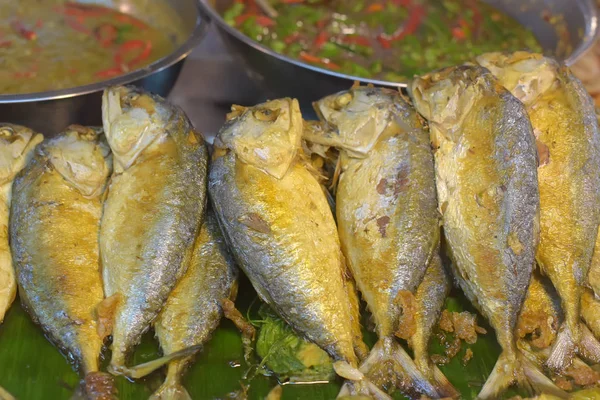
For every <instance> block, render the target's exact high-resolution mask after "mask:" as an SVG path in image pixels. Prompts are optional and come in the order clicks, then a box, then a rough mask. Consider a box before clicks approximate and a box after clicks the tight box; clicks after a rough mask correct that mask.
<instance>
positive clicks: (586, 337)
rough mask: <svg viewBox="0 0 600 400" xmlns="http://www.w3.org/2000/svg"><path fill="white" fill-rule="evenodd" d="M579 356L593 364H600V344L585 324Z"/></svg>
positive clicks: (582, 329)
mask: <svg viewBox="0 0 600 400" xmlns="http://www.w3.org/2000/svg"><path fill="white" fill-rule="evenodd" d="M578 354H579V355H580V356H581V357H582V358H583V359H585V360H586V361H588V362H590V363H591V364H598V363H600V342H599V341H598V339H597V338H596V337H595V336H594V334H593V333H592V332H591V331H590V330H589V328H588V327H587V326H585V324H583V323H582V324H581V339H580V341H579V351H578Z"/></svg>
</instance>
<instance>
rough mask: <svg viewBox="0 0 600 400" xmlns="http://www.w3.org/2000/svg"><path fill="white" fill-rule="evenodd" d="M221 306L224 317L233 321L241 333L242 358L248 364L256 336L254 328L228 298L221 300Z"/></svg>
mask: <svg viewBox="0 0 600 400" xmlns="http://www.w3.org/2000/svg"><path fill="white" fill-rule="evenodd" d="M221 308H222V309H223V314H224V316H225V318H227V319H228V320H230V321H231V322H233V323H234V324H235V326H236V328H238V329H239V330H240V332H241V333H242V344H243V345H244V359H245V360H246V362H248V363H249V364H252V362H251V356H252V351H253V350H252V342H254V338H255V337H256V329H254V326H253V325H252V324H251V323H249V322H248V321H246V318H244V316H243V315H242V313H241V312H240V311H239V310H238V309H237V308H236V307H235V303H234V302H233V301H231V300H229V299H223V300H221Z"/></svg>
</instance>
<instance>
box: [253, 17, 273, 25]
mask: <svg viewBox="0 0 600 400" xmlns="http://www.w3.org/2000/svg"><path fill="white" fill-rule="evenodd" d="M256 23H257V24H259V25H260V26H273V25H275V21H273V20H272V19H271V18H269V17H266V16H264V15H257V16H256Z"/></svg>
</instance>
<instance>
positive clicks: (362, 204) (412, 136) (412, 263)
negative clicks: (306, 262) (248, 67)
mask: <svg viewBox="0 0 600 400" xmlns="http://www.w3.org/2000/svg"><path fill="white" fill-rule="evenodd" d="M369 105H370V106H369ZM314 107H315V110H316V111H317V114H318V115H319V116H320V118H321V119H322V120H323V121H324V122H325V123H326V126H327V127H328V128H329V131H330V132H332V133H330V134H327V130H326V129H323V130H321V131H317V130H314V131H313V134H312V135H307V136H309V137H310V138H311V140H313V141H315V142H317V143H319V144H322V145H331V146H337V147H338V148H339V149H340V150H341V152H342V153H341V171H342V172H341V174H340V177H339V183H338V187H337V193H336V216H337V222H338V232H339V236H340V241H341V244H342V250H343V253H344V255H345V257H346V260H347V262H348V266H349V268H350V270H351V271H352V275H353V276H354V278H355V280H356V283H357V285H358V288H359V291H360V292H361V293H362V296H363V298H364V299H365V301H366V302H367V305H368V307H369V311H370V312H371V314H372V315H373V319H374V322H375V325H376V329H377V334H378V336H379V338H380V339H381V340H385V339H386V338H393V337H394V334H395V332H396V331H397V330H398V329H399V328H400V329H404V330H405V331H406V330H409V329H410V328H408V327H406V326H402V325H411V327H412V330H413V332H406V334H405V337H404V338H405V339H406V338H408V337H410V336H412V335H413V334H414V326H415V324H414V320H415V315H414V313H411V312H410V311H409V308H410V305H409V304H406V303H407V302H408V303H411V304H412V303H414V295H415V294H416V291H417V287H418V286H419V284H420V283H421V281H422V280H423V276H424V275H425V271H426V270H427V268H428V266H429V264H430V262H431V260H432V259H433V257H434V252H435V251H436V249H437V247H438V245H439V240H440V224H439V222H440V221H439V213H438V211H437V196H436V188H435V172H434V165H433V155H432V153H431V147H430V144H429V133H428V132H427V131H426V130H425V129H424V128H423V126H422V124H421V122H420V120H419V117H418V115H417V113H416V111H415V110H414V109H413V108H412V107H411V106H410V105H409V104H408V103H406V102H405V101H404V100H403V99H402V98H401V96H400V93H399V92H397V91H392V90H388V89H380V88H372V87H354V88H352V89H350V90H349V91H344V92H340V93H337V94H334V95H331V96H328V97H325V98H324V99H321V100H319V101H318V102H316V103H315V104H314ZM381 110H384V111H385V113H383V111H381ZM382 113H383V114H382ZM373 116H375V117H373ZM377 118H379V119H377ZM380 119H383V122H384V123H382V122H381V121H380ZM350 121H351V123H350ZM371 121H374V122H371ZM369 129H370V130H369ZM357 130H360V136H361V137H362V139H363V140H364V142H371V141H372V140H371V138H370V137H369V133H370V134H371V136H373V137H375V138H376V139H379V140H377V141H375V142H374V143H373V144H371V145H370V146H369V149H368V150H367V151H366V152H364V153H363V152H361V151H360V150H361V146H360V145H357V146H356V147H352V145H351V143H352V142H353V141H352V137H354V136H357V134H356V131H357ZM305 132H306V130H305ZM317 133H323V135H322V136H320V137H319V136H317ZM442 301H443V299H442ZM397 350H398V351H402V350H401V348H400V347H398V348H397ZM375 353H378V356H384V357H387V358H392V357H393V355H391V354H381V353H380V352H378V351H376V352H375ZM370 362H372V363H373V364H379V363H381V362H383V360H379V361H377V360H370ZM411 364H412V365H405V366H402V367H403V368H404V369H405V370H407V371H410V370H414V369H416V368H415V367H416V366H415V365H414V364H413V363H411ZM412 378H413V379H414V380H415V382H414V386H415V389H418V390H420V391H423V392H424V393H425V394H427V395H429V396H434V397H435V396H436V395H437V393H436V391H435V390H434V389H433V387H432V386H431V384H430V383H428V382H427V380H426V379H424V377H422V376H413V377H412Z"/></svg>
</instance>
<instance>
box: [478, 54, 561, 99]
mask: <svg viewBox="0 0 600 400" xmlns="http://www.w3.org/2000/svg"><path fill="white" fill-rule="evenodd" d="M476 60H477V62H478V63H479V64H480V65H481V66H483V67H485V68H487V69H488V70H490V71H491V73H492V74H493V75H494V76H495V77H497V78H498V80H500V81H501V83H502V85H503V86H504V87H506V89H508V90H509V91H510V92H511V93H513V95H515V97H517V98H518V99H519V100H521V101H522V102H523V103H524V104H525V105H528V104H532V103H533V102H535V100H536V99H537V98H538V97H539V96H540V95H541V94H542V93H544V92H546V91H547V90H549V89H550V88H551V87H552V86H553V85H554V84H555V83H556V82H558V75H559V73H558V69H559V65H558V64H557V63H556V62H555V61H554V60H551V59H548V58H546V57H544V56H543V55H541V54H536V53H529V52H526V51H519V52H516V53H487V54H483V55H481V56H479V57H477V59H476Z"/></svg>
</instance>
